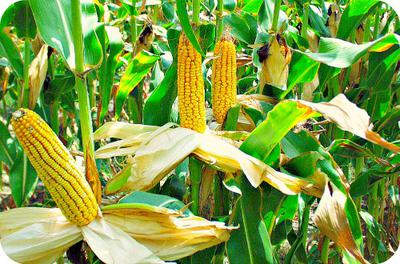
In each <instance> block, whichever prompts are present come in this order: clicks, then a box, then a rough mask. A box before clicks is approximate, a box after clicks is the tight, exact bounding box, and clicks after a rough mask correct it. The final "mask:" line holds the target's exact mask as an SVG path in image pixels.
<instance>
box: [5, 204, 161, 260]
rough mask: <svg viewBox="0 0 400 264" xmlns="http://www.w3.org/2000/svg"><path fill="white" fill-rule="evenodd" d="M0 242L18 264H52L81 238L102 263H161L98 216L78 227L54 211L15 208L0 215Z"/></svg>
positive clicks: (48, 209)
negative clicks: (87, 223)
mask: <svg viewBox="0 0 400 264" xmlns="http://www.w3.org/2000/svg"><path fill="white" fill-rule="evenodd" d="M0 237H1V240H0V243H1V245H2V247H3V249H4V251H5V252H6V254H7V255H8V256H9V257H10V258H12V259H13V260H15V261H17V262H20V263H38V264H39V263H40V264H46V263H53V262H54V261H55V260H56V259H57V258H58V257H60V256H62V255H63V254H64V252H65V251H66V250H67V249H68V248H69V247H71V246H72V245H74V244H76V243H77V242H79V241H81V240H82V239H84V240H85V241H86V242H87V243H88V244H89V246H90V248H91V249H92V250H93V252H94V253H95V254H96V256H98V257H99V258H100V259H101V260H102V261H103V262H105V263H107V264H108V263H110V264H111V263H115V264H125V263H131V264H139V263H140V264H145V263H148V264H155V263H157V264H158V263H164V262H163V261H162V260H161V259H159V258H158V257H157V256H156V255H155V254H154V253H153V252H151V251H150V250H149V249H147V248H146V247H145V246H143V245H142V244H140V243H138V242H137V241H135V240H134V239H133V238H132V237H130V236H129V235H127V234H126V233H125V232H123V231H121V230H120V229H119V228H118V227H115V226H112V224H109V223H107V222H106V221H104V219H103V218H101V217H98V218H96V219H95V220H94V221H92V222H91V223H90V224H89V225H86V226H83V227H78V226H77V225H75V224H73V223H71V222H69V221H68V220H67V219H66V218H65V217H64V216H63V214H62V213H61V211H60V210H59V209H58V208H36V207H32V208H29V207H26V208H17V209H12V210H10V211H6V212H2V213H0Z"/></svg>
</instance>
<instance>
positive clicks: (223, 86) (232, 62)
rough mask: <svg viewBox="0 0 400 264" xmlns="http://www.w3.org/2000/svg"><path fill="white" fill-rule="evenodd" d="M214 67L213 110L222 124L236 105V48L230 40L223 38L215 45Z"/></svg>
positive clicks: (212, 77) (212, 79)
mask: <svg viewBox="0 0 400 264" xmlns="http://www.w3.org/2000/svg"><path fill="white" fill-rule="evenodd" d="M214 57H215V59H214V63H213V65H212V76H211V81H212V109H213V114H214V117H215V119H216V120H217V122H218V123H220V124H222V123H223V122H224V120H225V118H226V114H227V113H228V111H229V109H230V108H231V107H232V106H233V105H235V104H236V48H235V44H233V42H232V41H231V40H230V39H229V38H225V37H223V38H221V40H220V41H218V43H217V44H216V45H215V50H214Z"/></svg>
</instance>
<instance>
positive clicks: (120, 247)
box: [81, 218, 164, 264]
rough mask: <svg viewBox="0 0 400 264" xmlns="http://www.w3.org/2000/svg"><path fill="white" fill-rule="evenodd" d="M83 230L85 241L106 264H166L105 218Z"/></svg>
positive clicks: (84, 227) (97, 219)
mask: <svg viewBox="0 0 400 264" xmlns="http://www.w3.org/2000/svg"><path fill="white" fill-rule="evenodd" d="M81 230H82V235H83V237H84V239H85V241H86V242H87V243H88V244H89V246H90V248H91V249H92V250H93V252H94V253H95V254H96V256H97V257H98V258H99V259H101V260H102V261H103V262H104V263H110V264H111V263H115V264H117V263H121V264H123V263H127V264H128V263H129V264H130V263H132V264H134V263H137V264H147V263H148V264H161V263H164V261H162V260H161V259H160V258H159V257H158V256H156V254H155V253H154V252H152V251H151V250H149V249H148V248H147V247H146V246H144V245H142V243H140V242H138V241H136V240H135V239H134V238H132V237H131V236H129V235H128V234H127V233H126V232H124V231H123V230H121V229H120V228H119V227H117V226H114V225H113V224H112V223H111V224H110V223H108V222H107V221H106V220H105V219H103V218H96V219H95V220H94V221H92V222H91V223H90V224H88V225H86V226H83V227H81Z"/></svg>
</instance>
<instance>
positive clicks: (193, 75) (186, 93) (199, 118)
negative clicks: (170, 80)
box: [178, 33, 206, 132]
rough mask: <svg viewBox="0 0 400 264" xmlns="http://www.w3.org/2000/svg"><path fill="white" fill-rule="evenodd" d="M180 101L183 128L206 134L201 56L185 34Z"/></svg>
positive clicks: (180, 53)
mask: <svg viewBox="0 0 400 264" xmlns="http://www.w3.org/2000/svg"><path fill="white" fill-rule="evenodd" d="M178 100H179V114H180V119H181V126H182V127H185V128H190V129H193V130H195V131H197V132H204V131H205V129H206V109H205V92H204V81H203V75H202V70H201V55H200V54H199V53H198V52H197V51H196V50H195V48H194V47H193V46H192V44H191V43H190V41H189V40H188V38H187V37H186V36H185V34H184V33H182V34H181V36H180V38H179V46H178Z"/></svg>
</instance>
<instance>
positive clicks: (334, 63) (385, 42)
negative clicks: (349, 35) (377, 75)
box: [295, 34, 399, 68]
mask: <svg viewBox="0 0 400 264" xmlns="http://www.w3.org/2000/svg"><path fill="white" fill-rule="evenodd" d="M398 44H399V36H398V35H396V34H388V35H386V36H383V37H381V38H379V39H377V40H375V41H371V42H367V43H364V44H360V45H357V44H353V43H351V42H347V41H344V40H340V39H336V38H321V39H320V43H319V51H318V53H312V52H302V51H300V50H295V51H296V52H299V53H302V54H304V55H306V56H308V57H309V58H310V59H312V60H315V61H317V62H320V63H324V64H326V65H329V66H331V67H336V68H346V67H349V66H351V65H352V64H353V63H355V62H356V61H358V59H360V58H361V57H362V56H364V55H365V54H366V53H367V52H383V51H385V50H387V49H389V48H390V47H392V46H393V45H398Z"/></svg>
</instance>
